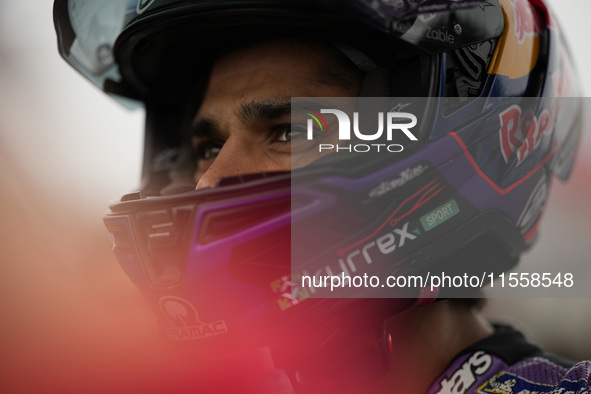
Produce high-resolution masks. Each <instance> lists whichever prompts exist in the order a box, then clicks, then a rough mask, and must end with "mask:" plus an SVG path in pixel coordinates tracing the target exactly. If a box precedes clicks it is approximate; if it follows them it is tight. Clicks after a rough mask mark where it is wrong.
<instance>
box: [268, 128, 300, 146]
mask: <svg viewBox="0 0 591 394" xmlns="http://www.w3.org/2000/svg"><path fill="white" fill-rule="evenodd" d="M276 132H277V134H276V135H277V139H276V140H275V142H278V143H282V144H292V143H295V142H300V141H302V140H305V139H306V131H305V130H304V129H300V128H298V127H293V126H291V125H286V126H282V127H281V128H279V129H278V130H277V131H276Z"/></svg>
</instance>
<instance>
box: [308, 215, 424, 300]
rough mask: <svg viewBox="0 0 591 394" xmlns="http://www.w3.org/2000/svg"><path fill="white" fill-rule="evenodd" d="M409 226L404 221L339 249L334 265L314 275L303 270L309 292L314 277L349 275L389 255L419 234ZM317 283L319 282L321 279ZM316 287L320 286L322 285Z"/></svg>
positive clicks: (327, 266) (314, 281)
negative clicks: (373, 236) (364, 240)
mask: <svg viewBox="0 0 591 394" xmlns="http://www.w3.org/2000/svg"><path fill="white" fill-rule="evenodd" d="M409 226H410V223H409V222H406V223H404V224H403V225H402V226H401V227H397V228H395V229H394V230H392V231H389V232H387V233H385V234H382V235H381V236H379V237H377V238H375V239H374V240H372V241H369V242H366V243H365V244H362V246H360V247H353V248H347V249H341V250H339V251H338V255H339V256H342V257H341V258H339V259H338V261H337V264H336V266H331V265H330V264H327V265H325V266H324V267H322V268H320V269H318V270H317V271H316V272H314V275H311V274H310V273H309V272H308V271H307V270H304V271H303V273H302V277H306V278H308V284H309V285H310V286H309V292H310V293H311V294H313V293H315V292H316V289H315V288H314V286H316V283H317V282H316V280H315V278H323V277H326V276H338V275H341V274H344V275H345V276H350V275H351V274H354V273H356V272H363V270H362V267H363V266H369V265H370V264H372V263H373V262H374V259H376V258H378V259H379V258H380V257H381V256H386V255H389V254H391V253H393V252H394V251H395V250H396V249H397V248H398V249H400V248H403V247H404V246H405V245H407V244H408V243H407V241H413V240H415V239H417V237H419V236H420V232H419V231H418V229H415V230H412V231H411V230H410V229H409ZM347 252H348V253H347ZM310 278H311V279H310ZM318 283H321V281H319V282H318ZM317 287H322V285H320V286H317Z"/></svg>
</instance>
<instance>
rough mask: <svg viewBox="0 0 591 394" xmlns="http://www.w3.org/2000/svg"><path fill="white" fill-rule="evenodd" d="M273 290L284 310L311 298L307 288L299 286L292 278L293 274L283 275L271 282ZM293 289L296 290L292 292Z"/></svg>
mask: <svg viewBox="0 0 591 394" xmlns="http://www.w3.org/2000/svg"><path fill="white" fill-rule="evenodd" d="M271 291H273V293H274V294H276V295H278V297H279V298H277V305H278V306H279V309H281V310H282V311H284V310H286V309H289V308H291V307H294V306H296V305H298V304H299V303H300V302H302V301H305V300H306V299H307V298H310V293H309V292H308V290H307V289H306V288H303V287H298V286H297V284H296V283H295V282H293V281H292V280H291V275H283V276H282V277H281V278H279V279H277V280H274V281H273V282H271ZM292 291H293V292H294V293H293V294H292Z"/></svg>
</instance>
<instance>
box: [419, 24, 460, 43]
mask: <svg viewBox="0 0 591 394" xmlns="http://www.w3.org/2000/svg"><path fill="white" fill-rule="evenodd" d="M425 38H427V39H430V40H433V41H441V42H443V43H446V44H450V45H453V44H454V43H455V42H456V37H455V36H454V35H453V34H451V33H450V32H449V31H447V30H445V29H431V28H430V27H427V33H426V34H425Z"/></svg>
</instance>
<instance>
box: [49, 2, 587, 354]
mask: <svg viewBox="0 0 591 394" xmlns="http://www.w3.org/2000/svg"><path fill="white" fill-rule="evenodd" d="M102 3H103V2H101V4H100V6H99V5H98V2H89V1H74V0H69V1H67V0H57V1H56V2H55V4H54V18H55V23H56V29H57V32H58V44H59V48H60V52H61V54H62V56H63V57H64V58H65V59H66V60H67V61H68V62H69V63H70V64H71V65H72V66H74V67H75V68H76V69H77V70H78V71H80V72H82V73H83V74H84V75H85V76H86V77H87V78H88V79H89V80H91V81H92V82H93V83H95V84H96V85H97V86H99V87H100V88H101V89H102V90H104V91H105V92H107V93H109V94H112V95H114V96H116V97H118V98H129V99H132V100H136V101H140V102H143V103H144V104H145V107H146V110H147V122H146V146H145V159H144V168H143V178H142V185H141V187H140V191H139V192H137V193H132V194H129V195H127V196H125V197H124V198H123V199H121V201H118V202H115V203H113V204H112V205H111V206H110V211H109V213H108V214H107V215H106V217H105V224H106V226H107V228H108V230H109V232H110V234H111V236H112V240H113V247H114V252H115V254H116V255H117V258H118V259H119V261H120V263H121V265H122V267H123V268H124V270H125V272H126V273H127V274H128V275H129V277H130V278H131V279H132V281H133V282H134V283H135V284H136V285H137V286H138V288H139V289H140V291H141V292H142V294H143V295H144V296H145V298H146V299H147V301H148V302H149V303H150V305H151V306H152V308H153V309H154V311H155V313H156V315H157V317H158V320H159V323H160V328H161V330H162V334H163V336H164V337H165V338H166V339H167V340H169V341H170V342H172V343H180V344H182V345H183V346H198V347H208V346H214V347H215V346H230V347H240V346H251V345H252V346H254V345H255V344H268V343H275V344H277V343H283V344H285V342H286V341H291V342H292V343H291V344H292V345H293V346H298V344H299V342H298V339H297V338H298V336H297V335H293V334H294V333H308V332H317V331H318V332H320V331H322V332H334V331H338V330H339V329H341V328H342V327H343V326H346V325H347V324H348V323H350V322H351V321H353V320H359V319H357V317H358V316H359V315H357V314H355V313H352V312H351V311H352V310H354V309H355V306H359V308H357V309H360V310H363V311H365V313H366V314H365V315H363V316H366V317H367V316H374V317H375V316H377V317H378V319H381V318H383V317H385V316H388V314H392V313H395V311H396V310H399V309H402V308H406V307H408V306H409V305H412V304H414V303H415V302H416V301H415V300H416V299H417V298H420V297H421V295H420V294H419V293H416V292H415V293H412V294H411V295H410V296H409V295H408V294H404V295H402V296H404V297H409V298H407V299H406V300H404V301H398V304H397V305H396V302H394V301H392V300H389V299H383V298H384V297H383V295H382V294H377V295H376V294H374V293H369V294H367V295H365V296H368V297H378V298H380V299H379V300H378V299H369V300H367V299H365V300H359V299H351V298H340V299H330V300H326V299H322V298H318V299H315V298H314V297H313V294H311V293H312V292H313V289H306V288H299V289H294V288H292V285H294V286H295V285H296V284H295V279H296V278H295V277H292V276H291V274H292V272H291V268H290V264H289V262H290V261H291V259H292V258H293V259H298V261H300V260H301V261H304V263H303V267H304V268H305V271H306V272H315V273H320V274H328V273H335V272H340V271H346V270H347V269H349V270H351V264H350V262H351V261H355V262H357V263H358V262H359V261H361V260H359V258H360V256H365V259H366V261H367V259H368V258H369V257H367V256H366V255H365V254H364V253H365V252H366V251H367V250H365V249H363V248H362V246H363V245H369V244H371V243H372V242H373V246H374V247H375V245H376V244H375V242H376V240H378V239H382V237H384V236H385V234H387V233H392V232H393V231H396V230H398V233H395V232H394V233H392V234H394V235H395V236H396V237H399V239H398V241H396V242H399V243H397V244H396V246H397V248H394V247H392V248H390V249H392V250H393V252H392V253H390V252H388V253H387V254H385V253H382V255H381V256H378V255H377V254H376V255H371V258H372V259H373V261H372V262H373V263H375V264H373V267H378V268H376V269H378V270H381V273H387V274H397V273H401V272H404V273H408V272H424V271H426V270H427V269H437V267H438V265H441V264H443V262H449V261H456V260H457V261H460V260H461V261H474V259H477V260H478V261H479V262H481V266H480V269H488V270H489V271H491V272H492V271H505V270H507V269H509V268H510V267H511V266H512V265H514V264H515V263H516V262H517V260H518V258H519V256H520V254H521V253H522V252H523V251H524V250H525V249H527V248H528V247H529V246H530V245H531V243H532V242H533V240H534V239H535V234H536V231H537V228H538V222H539V219H540V217H541V215H542V212H543V209H544V206H545V202H546V196H547V193H548V189H549V184H550V179H551V176H552V175H555V176H557V177H559V178H561V179H566V178H567V177H568V174H569V172H570V170H571V168H572V164H573V160H574V153H575V150H576V146H577V143H578V136H579V126H580V119H579V118H580V116H579V115H580V107H579V106H580V103H579V102H578V100H576V99H575V100H573V101H569V105H564V104H561V103H563V102H562V101H559V100H558V99H557V98H560V97H567V96H576V95H577V92H576V87H575V86H574V71H573V66H572V63H571V58H570V55H569V53H568V49H567V47H566V44H565V42H564V39H563V37H562V35H561V32H560V28H559V26H558V24H557V23H556V21H555V20H554V19H553V16H552V14H551V12H550V11H549V10H548V8H547V7H546V5H545V4H544V3H543V1H542V0H487V1H454V2H448V1H438V0H431V1H429V0H426V1H421V2H416V1H398V2H394V1H386V0H380V1H363V0H343V1H334V0H315V1H313V0H309V1H304V0H297V1H290V0H281V1H279V0H266V1H254V0H253V1H237V0H236V1H230V0H215V1H189V0H186V1H179V0H148V1H125V0H122V1H111V2H109V3H108V5H106V4H102ZM277 31H281V32H284V33H285V34H286V35H294V34H295V35H303V36H306V37H308V38H310V37H312V38H314V39H317V40H325V41H329V42H344V43H346V44H347V45H350V46H351V47H354V48H356V49H357V50H359V51H362V52H363V53H365V54H366V55H367V56H368V57H369V58H370V59H371V60H372V61H373V62H374V63H376V64H377V65H378V66H379V69H380V70H382V71H380V72H382V73H383V70H386V76H387V77H386V79H383V78H382V79H379V81H380V82H379V83H376V82H371V81H366V82H367V83H366V85H367V91H365V92H364V95H366V96H392V97H413V98H414V97H429V98H449V97H455V98H460V99H459V100H448V101H446V100H443V99H442V100H435V101H433V100H432V99H431V100H430V101H429V104H428V105H427V104H425V105H423V106H421V108H423V112H422V115H423V117H424V118H425V119H429V121H428V122H427V123H428V125H429V126H428V127H426V128H423V129H422V131H421V135H420V138H419V142H418V143H416V144H414V145H413V147H412V149H409V151H408V152H407V153H405V154H404V155H399V156H395V157H396V160H392V159H389V160H383V159H379V160H375V161H371V162H367V161H366V160H360V159H359V157H353V158H351V159H350V160H353V161H355V160H357V161H356V162H355V165H353V166H351V167H350V168H355V171H349V170H343V166H341V165H340V164H335V163H330V162H328V163H326V165H323V166H314V165H313V166H309V167H305V168H302V169H298V170H293V171H292V172H291V173H279V174H272V173H269V174H255V175H246V176H240V177H235V178H230V179H222V180H220V181H219V183H218V187H216V188H213V189H206V190H199V191H190V192H185V193H180V194H172V195H167V196H162V195H161V190H162V189H166V188H167V187H168V186H170V184H171V182H172V183H174V179H171V176H170V174H171V169H173V168H175V160H177V161H178V160H182V156H183V154H182V149H180V148H179V146H180V145H181V144H182V138H183V136H182V134H181V131H180V129H181V127H180V125H181V122H182V118H183V115H184V113H185V112H186V111H187V107H186V105H185V104H184V103H185V102H187V101H190V100H189V97H190V95H191V94H192V93H191V92H188V91H186V90H184V89H183V86H187V85H191V86H192V87H195V88H196V89H197V90H199V86H204V84H205V82H206V80H207V76H208V72H209V67H210V66H211V61H212V55H211V53H214V52H215V51H216V50H218V48H220V47H223V46H225V45H230V44H232V43H233V42H234V41H236V40H237V36H240V38H241V39H248V38H250V37H252V38H256V37H261V36H263V37H264V36H265V35H272V34H276V32H277ZM189 45H190V46H189ZM186 48H191V50H190V51H187V50H186ZM367 75H368V76H369V75H372V72H371V71H369V72H368V74H367ZM366 79H369V78H366ZM417 108H418V107H417ZM424 108H427V109H424ZM417 111H419V109H417ZM532 125H533V126H532ZM163 130H165V132H164V131H163ZM475 131H477V132H475ZM177 164H178V163H177ZM172 173H173V174H174V171H172ZM182 186H183V185H181V188H182ZM193 186H194V185H193V184H190V182H189V187H193ZM444 206H448V207H450V211H449V212H453V215H452V216H453V217H451V218H450V219H449V220H447V219H446V220H445V221H442V222H440V223H437V225H436V226H432V225H431V224H426V223H425V219H426V217H427V216H429V215H430V214H432V213H433V212H436V211H437V210H438V209H440V208H441V207H444ZM334 218H340V219H339V221H335V220H333V219H334ZM297 226H300V227H297ZM294 232H297V234H299V235H301V238H298V237H293V233H294ZM401 232H404V234H406V236H399V235H396V234H401ZM389 237H390V238H391V237H392V236H391V235H390V236H389ZM296 238H297V239H296ZM319 239H320V240H321V242H318V240H319ZM403 240H404V241H405V243H404V245H401V243H402V241H403ZM393 242H394V241H393ZM296 244H297V245H298V246H294V245H296ZM302 245H304V246H303V247H301V246H302ZM374 249H375V248H374ZM384 249H387V248H386V247H384ZM394 249H395V250H394ZM380 250H381V249H380ZM355 259H358V260H355ZM347 262H348V263H349V265H344V263H347ZM367 262H368V263H369V261H367ZM306 264H309V265H306ZM347 267H348V268H347ZM445 267H448V266H445ZM440 269H441V267H440ZM300 273H301V272H300ZM292 292H295V293H292ZM294 294H295V296H294ZM394 294H395V296H400V294H398V293H394ZM430 296H433V294H431V295H430ZM430 296H429V295H428V296H426V297H427V298H428V297H430ZM386 297H391V295H390V296H386ZM347 319H349V320H347ZM368 320H371V319H368ZM345 321H346V322H347V324H346V323H344V322H345ZM286 338H289V339H287V340H286ZM319 342H320V341H319ZM318 346H320V345H318ZM309 347H310V348H312V347H313V346H309Z"/></svg>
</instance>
